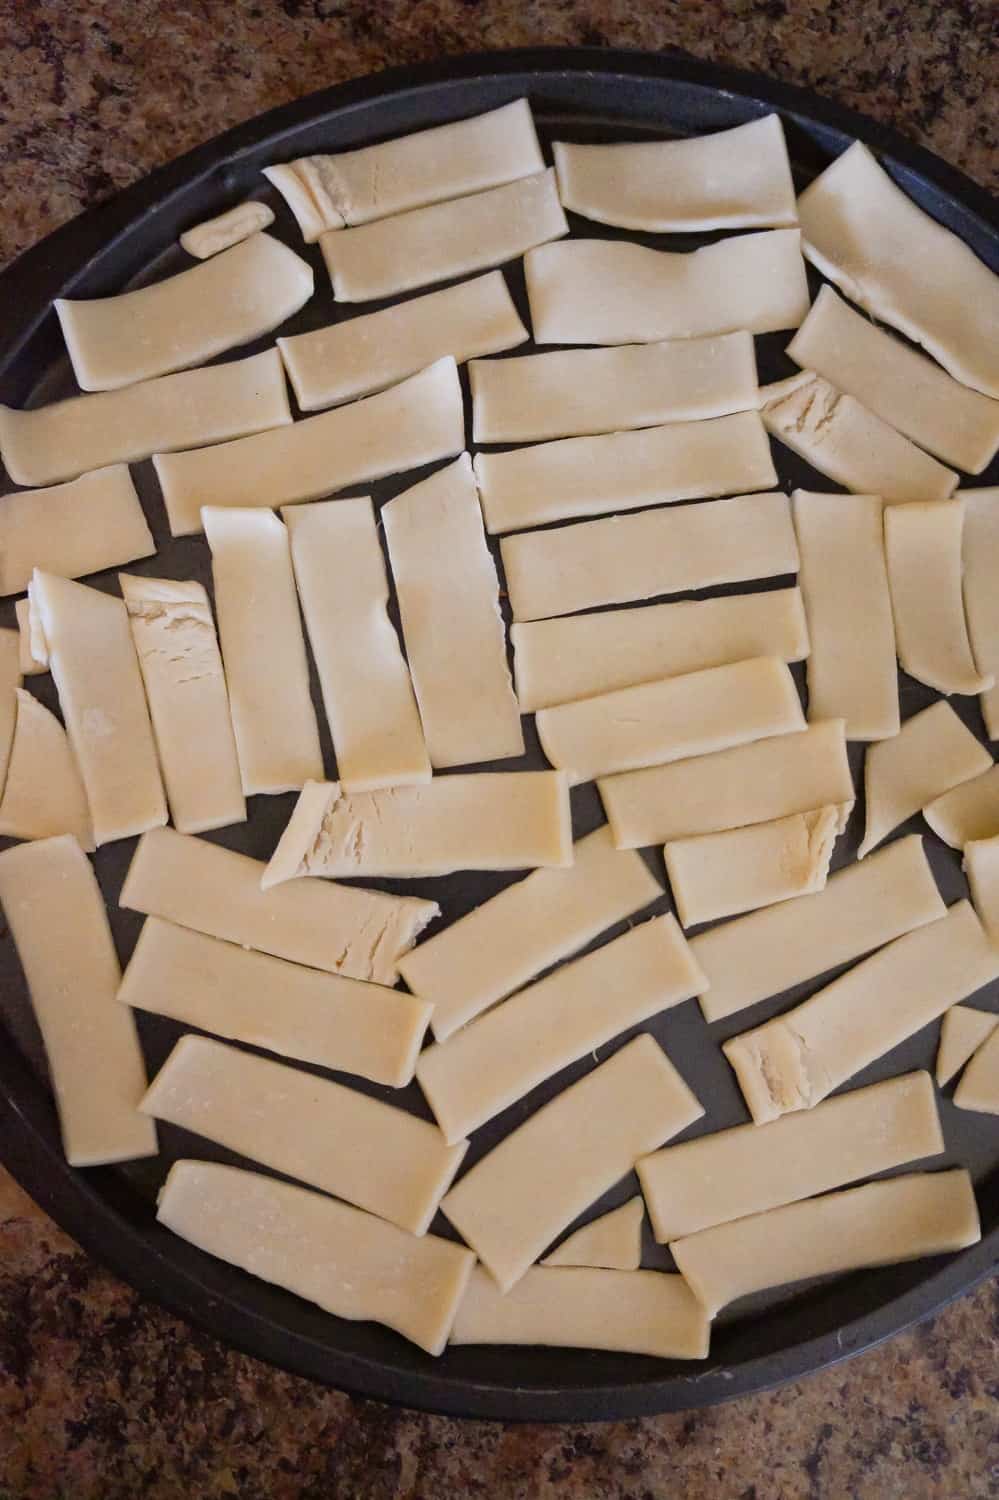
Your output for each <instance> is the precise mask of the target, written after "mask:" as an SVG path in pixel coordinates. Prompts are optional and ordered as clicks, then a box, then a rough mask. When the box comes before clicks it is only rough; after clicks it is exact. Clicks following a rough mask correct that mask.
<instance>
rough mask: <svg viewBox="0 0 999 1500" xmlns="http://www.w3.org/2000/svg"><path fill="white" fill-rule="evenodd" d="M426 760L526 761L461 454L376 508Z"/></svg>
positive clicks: (490, 575)
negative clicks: (521, 758)
mask: <svg viewBox="0 0 999 1500" xmlns="http://www.w3.org/2000/svg"><path fill="white" fill-rule="evenodd" d="M380 519H381V524H382V526H383V528H384V531H385V540H386V542H387V544H388V553H389V562H390V564H391V567H392V576H393V577H394V579H395V587H396V594H397V596H398V600H399V616H400V619H401V621H402V633H403V637H404V639H405V642H406V655H407V657H408V659H409V669H410V671H411V672H412V674H413V687H414V688H415V690H416V700H417V702H418V703H419V705H420V717H421V719H422V721H423V732H424V734H425V735H426V738H427V750H428V751H429V754H430V763H431V764H432V765H433V766H434V767H435V769H439V768H440V767H442V766H465V765H471V764H473V763H475V762H477V761H486V760H489V761H492V760H508V759H509V758H510V757H511V756H515V755H523V753H524V734H523V730H522V729H521V724H520V706H519V704H518V703H517V698H516V694H515V693H514V691H513V684H512V682H511V680H510V667H509V663H508V662H507V655H506V631H505V628H504V624H503V615H502V613H501V611H500V602H499V579H498V578H497V575H496V563H495V562H494V560H493V558H492V556H491V554H490V552H489V548H488V546H487V545H486V537H485V532H484V531H483V528H482V512H481V511H480V509H479V500H478V495H477V493H476V488H475V477H474V475H473V473H472V460H471V458H470V457H469V455H468V454H467V453H463V454H462V455H461V457H460V458H459V459H458V460H457V461H456V462H455V463H453V464H448V466H447V467H446V468H444V469H439V470H438V471H437V473H436V474H432V475H431V476H430V478H429V479H424V480H423V482H422V483H421V484H417V485H414V486H413V488H412V489H409V490H406V491H405V492H404V493H403V494H401V495H398V496H397V497H396V498H395V499H394V500H390V501H389V502H388V504H387V505H385V506H383V508H382V511H381V517H380Z"/></svg>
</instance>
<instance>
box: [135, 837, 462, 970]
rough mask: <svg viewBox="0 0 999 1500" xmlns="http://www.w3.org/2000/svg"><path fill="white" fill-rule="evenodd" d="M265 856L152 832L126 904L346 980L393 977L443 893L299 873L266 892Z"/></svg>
mask: <svg viewBox="0 0 999 1500" xmlns="http://www.w3.org/2000/svg"><path fill="white" fill-rule="evenodd" d="M265 868H266V866H265V865H264V864H263V862H262V861H260V860H256V859H250V858H248V856H247V855H245V854H237V853H236V852H235V851H234V850H232V849H224V848H222V846H221V845H220V844H210V843H208V842H207V840H205V839H196V838H190V837H188V836H187V835H185V834H182V833H176V832H175V831H174V830H173V829H172V828H155V829H153V830H152V832H150V833H147V834H144V835H143V836H142V838H141V839H140V840H139V844H138V848H137V849H136V851H135V854H134V855H133V857H132V863H131V865H130V866H129V869H128V874H127V876H126V877H125V884H124V885H123V887H122V891H121V897H120V901H119V904H120V905H121V906H125V907H128V908H129V909H130V910H131V911H139V912H144V913H145V914H146V915H148V916H155V917H164V918H166V919H167V920H168V921H170V922H176V923H177V924H178V925H179V926H181V927H191V928H193V929H194V930H195V931H197V932H205V933H207V934H208V935H209V936H210V937H216V938H223V939H224V940H225V941H226V942H229V943H239V944H240V946H241V947H243V948H255V949H258V950H259V951H260V952H262V953H272V954H273V955H274V956H275V957H276V958H286V959H289V960H290V961H291V962H292V963H297V964H307V965H308V966H309V967H310V968H313V969H323V970H325V971H326V973H328V974H343V975H345V976H346V977H347V978H348V979H367V980H371V981H373V982H374V983H375V984H388V985H391V984H395V982H396V980H397V978H398V975H399V970H398V961H399V958H400V956H401V955H402V954H403V953H407V952H408V951H409V949H410V948H412V946H413V944H414V943H415V942H416V939H417V938H418V937H419V935H420V933H421V932H422V931H423V929H424V928H425V927H426V926H427V925H428V923H430V922H432V921H433V920H434V918H435V917H439V916H440V907H439V906H438V905H437V903H436V901H423V900H421V899H418V898H417V897H415V896H394V895H389V894H388V893H387V892H385V891H366V890H364V889H363V888H362V887H361V886H356V885H335V884H334V883H333V881H331V880H330V881H325V880H324V881H317V880H296V881H293V882H290V883H289V884H287V885H282V886H276V887H275V888H274V889H273V890H270V891H264V890H262V889H261V886H260V878H261V876H262V875H263V872H264V870H265Z"/></svg>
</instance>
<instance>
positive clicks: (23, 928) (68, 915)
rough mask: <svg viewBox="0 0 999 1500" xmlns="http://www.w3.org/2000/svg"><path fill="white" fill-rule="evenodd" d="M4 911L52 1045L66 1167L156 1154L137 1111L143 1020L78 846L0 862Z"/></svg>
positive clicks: (152, 1133) (18, 850) (148, 1126)
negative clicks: (123, 998) (124, 994)
mask: <svg viewBox="0 0 999 1500" xmlns="http://www.w3.org/2000/svg"><path fill="white" fill-rule="evenodd" d="M0 904H2V906H3V911H4V916H5V917H6V919H7V924H8V926H9V927H10V930H11V933H12V935H13V938H14V944H15V946H16V948H17V953H18V957H19V958H20V960H21V965H22V967H23V969H24V974H25V978H26V980H27V983H28V992H29V994H30V996H31V1004H32V1008H33V1010H34V1013H35V1017H36V1019H37V1021H38V1025H39V1028H40V1030H41V1033H42V1040H43V1042H44V1043H45V1055H46V1057H47V1059H48V1065H49V1073H50V1075H51V1078H52V1087H53V1091H54V1093H55V1097H56V1106H57V1108H58V1111H59V1123H60V1126H61V1128H62V1142H63V1150H64V1151H65V1153H66V1160H67V1161H68V1162H69V1163H70V1165H71V1166H74V1167H93V1166H97V1165H98V1164H99V1163H101V1162H112V1161H127V1160H129V1159H130V1158H132V1157H136V1156H153V1155H155V1152H156V1127H155V1125H154V1124H153V1122H152V1120H146V1119H144V1118H143V1116H142V1115H140V1114H139V1112H138V1109H137V1105H138V1103H139V1100H140V1099H141V1098H142V1095H143V1091H144V1090H145V1087H146V1074H145V1068H144V1065H143V1061H142V1052H141V1050H140V1047H139V1039H138V1036H137V1035H136V1031H135V1019H134V1017H133V1016H132V1015H131V1014H130V1012H129V1011H127V1010H125V1008H124V1007H123V1006H121V1005H118V1004H117V1002H116V1000H115V995H116V993H117V990H118V983H119V980H120V978H121V970H120V969H119V967H118V956H117V954H116V953H115V949H114V942H113V940H112V938H111V929H110V928H109V926H108V919H107V913H106V911H105V910H104V897H103V896H102V895H101V892H100V888H99V887H98V884H97V880H96V878H95V876H94V872H93V869H92V868H91V865H90V861H89V860H88V859H87V857H86V855H85V854H84V853H83V850H82V849H81V848H80V846H79V844H78V843H77V842H76V840H75V839H74V838H72V837H71V836H70V835H68V834H67V835H64V836H63V837H61V838H51V839H41V840H39V841H38V842H37V843H33V844H20V845H18V846H17V847H15V848H13V849H8V850H6V852H5V853H3V854H0Z"/></svg>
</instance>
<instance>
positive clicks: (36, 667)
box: [14, 598, 48, 677]
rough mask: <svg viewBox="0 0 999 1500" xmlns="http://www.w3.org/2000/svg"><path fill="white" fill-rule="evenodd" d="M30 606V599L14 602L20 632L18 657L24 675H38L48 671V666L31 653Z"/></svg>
mask: <svg viewBox="0 0 999 1500" xmlns="http://www.w3.org/2000/svg"><path fill="white" fill-rule="evenodd" d="M29 610H30V606H29V603H28V600H27V599H26V598H25V599H18V600H16V601H15V604H14V611H15V613H16V615H17V629H18V634H19V638H20V639H19V643H18V657H19V660H20V667H21V676H22V677H37V676H38V675H39V674H40V673H42V672H47V671H48V667H47V666H46V665H45V663H44V662H40V661H36V660H35V658H34V657H33V656H32V654H31V622H30V618H29Z"/></svg>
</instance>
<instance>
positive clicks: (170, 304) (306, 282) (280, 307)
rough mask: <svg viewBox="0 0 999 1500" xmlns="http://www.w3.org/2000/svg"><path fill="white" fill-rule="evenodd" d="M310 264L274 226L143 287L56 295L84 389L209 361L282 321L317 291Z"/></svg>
mask: <svg viewBox="0 0 999 1500" xmlns="http://www.w3.org/2000/svg"><path fill="white" fill-rule="evenodd" d="M313 289H314V277H313V274H312V267H311V266H310V265H308V264H307V263H306V262H305V261H304V260H302V258H301V257H300V256H298V255H296V254H295V252H294V251H293V250H289V249H288V247H287V245H282V243H281V241H280V240H276V239H274V238H273V236H271V235H269V234H253V235H251V236H250V238H249V239H248V240H243V242H242V243H241V244H239V245H234V246H233V247H232V249H231V250H223V251H222V252H221V254H220V255H214V256H212V258H211V260H206V261H204V262H202V264H201V265H199V266H192V267H191V269H190V270H188V271H181V272H179V274H178V275H176V276H168V277H167V278H166V280H165V281H157V282H155V283H154V284H153V285H152V286H145V287H141V288H140V289H139V290H138V291H134V292H123V293H121V294H120V295H119V296H116V297H94V298H90V299H89V300H87V301H83V302H77V301H70V300H68V299H67V298H65V297H58V298H56V302H55V310H56V312H57V313H58V315H59V322H60V323H61V324H62V332H63V337H64V338H65V340H66V348H67V350H68V351H69V357H70V359H71V361H72V363H73V374H74V375H75V376H76V380H77V384H78V385H79V387H80V389H81V390H82V391H115V390H118V389H119V388H120V387H121V386H123V385H132V384H133V383H134V382H135V381H137V380H150V379H152V378H153V377H155V376H157V375H169V374H170V373H171V371H173V370H187V369H190V368H191V366H192V365H200V364H204V362H205V361H206V360H209V359H212V358H213V357H214V356H215V355H216V354H222V353H223V352H224V351H225V350H226V349H232V348H234V347H235V346H236V345H237V344H248V343H249V342H250V340H251V339H257V338H260V337H261V335H262V334H265V333H269V332H270V331H271V329H272V328H277V327H278V325H279V324H281V323H283V322H284V321H285V319H286V318H290V317H291V315H292V313H296V312H298V310H299V308H300V307H304V305H305V303H306V302H308V300H309V298H310V297H311V296H312V293H313Z"/></svg>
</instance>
